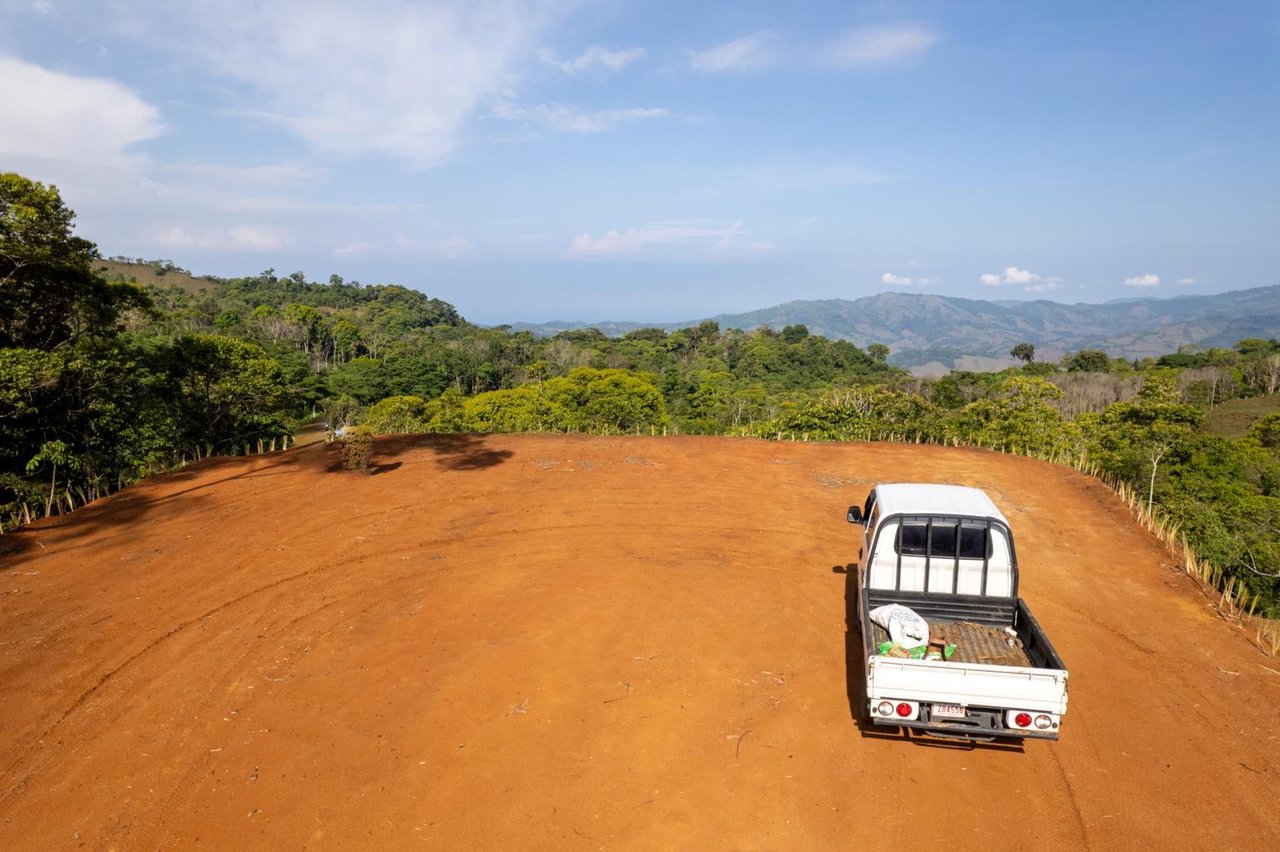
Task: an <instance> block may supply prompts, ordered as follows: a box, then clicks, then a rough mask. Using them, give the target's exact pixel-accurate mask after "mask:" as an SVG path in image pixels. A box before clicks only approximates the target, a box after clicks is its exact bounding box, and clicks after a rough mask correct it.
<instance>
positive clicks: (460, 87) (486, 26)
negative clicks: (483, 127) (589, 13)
mask: <svg viewBox="0 0 1280 852" xmlns="http://www.w3.org/2000/svg"><path fill="white" fill-rule="evenodd" d="M569 5H571V4H568V3H564V2H538V0H471V1H470V2H443V3H429V4H424V3H411V2H404V0H367V2H364V3H358V4H353V3H349V2H343V0H274V2H270V3H263V2H260V0H223V2H218V3H199V4H195V5H194V7H192V6H188V5H187V4H170V3H167V2H165V3H161V2H158V0H150V2H149V1H148V0H131V2H129V3H123V2H121V3H118V4H117V5H116V8H115V10H114V11H115V12H117V13H118V14H117V15H116V18H117V19H118V20H116V24H117V26H118V27H120V28H121V29H123V30H125V31H128V32H130V33H132V34H133V35H134V37H136V38H139V39H152V40H154V41H155V42H156V43H159V44H164V45H167V46H169V47H170V48H171V49H172V50H174V51H182V52H185V53H186V54H189V55H195V56H200V57H202V58H203V60H204V61H205V62H206V63H207V65H208V67H209V68H210V69H212V70H213V71H214V72H216V73H217V74H219V75H221V77H222V79H223V80H225V81H230V82H232V83H233V84H235V90H234V91H233V94H234V97H235V99H236V103H237V105H238V106H241V107H244V108H245V109H246V110H248V111H253V112H256V113H258V114H259V115H262V116H264V117H268V118H269V119H270V120H271V121H273V122H275V123H276V124H278V125H280V126H282V127H284V128H286V129H287V130H289V131H290V132H292V133H294V134H296V135H297V136H299V137H302V138H303V139H305V140H306V141H307V142H308V143H310V144H311V145H312V146H313V147H314V148H316V149H318V150H321V151H325V152H330V153H334V154H338V155H343V156H353V155H360V154H371V153H372V154H383V155H387V156H390V157H394V158H396V159H399V160H401V161H403V162H405V163H407V164H409V165H410V166H413V167H416V168H429V167H432V166H435V165H437V164H439V163H441V162H442V161H444V160H445V159H446V158H448V157H449V155H450V154H451V153H452V152H453V150H454V149H455V148H456V146H457V145H458V143H459V139H460V136H461V134H462V131H463V128H464V125H465V122H466V120H467V118H468V117H469V116H470V115H471V114H472V113H473V111H474V110H475V109H476V108H477V107H478V106H479V105H481V104H483V103H484V102H485V101H487V100H488V99H489V98H491V97H492V96H493V95H494V94H496V93H498V92H500V91H502V90H503V89H504V88H505V87H507V86H508V85H509V84H510V82H511V79H512V75H513V69H514V68H515V66H516V64H517V63H518V62H519V61H520V60H522V59H523V58H524V57H527V56H528V55H530V54H531V53H532V52H533V44H534V43H536V40H537V39H538V38H539V37H540V35H541V33H542V31H543V30H544V29H546V28H547V26H548V25H549V24H550V22H551V21H553V20H554V19H556V18H557V17H558V16H559V15H560V14H561V13H562V12H563V11H564V10H565V9H566V8H567V7H568V6H569Z"/></svg>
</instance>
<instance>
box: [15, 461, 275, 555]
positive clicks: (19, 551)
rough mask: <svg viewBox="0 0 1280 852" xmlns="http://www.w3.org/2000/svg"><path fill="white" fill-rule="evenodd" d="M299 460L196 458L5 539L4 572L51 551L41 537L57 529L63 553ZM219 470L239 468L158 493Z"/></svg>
mask: <svg viewBox="0 0 1280 852" xmlns="http://www.w3.org/2000/svg"><path fill="white" fill-rule="evenodd" d="M249 459H252V460H254V461H255V462H257V463H256V464H254V465H253V466H252V467H251V468H249V469H247V470H246V469H245V467H244V463H245V461H246V460H249ZM299 459H300V456H299V455H298V454H297V453H295V452H294V451H282V452H278V453H271V454H266V455H262V456H216V457H214V458H209V459H204V460H202V461H198V462H193V463H191V464H189V465H186V466H185V467H182V468H180V469H178V470H172V471H169V472H167V473H162V474H157V475H155V476H151V477H148V478H147V479H146V480H144V481H143V482H141V483H138V484H135V485H129V486H126V487H125V488H124V489H122V490H120V491H116V492H114V493H112V494H108V495H106V496H104V497H101V498H99V499H97V500H95V501H93V502H92V503H89V504H87V505H85V506H81V507H80V508H78V509H76V510H75V511H74V512H69V513H67V514H62V515H53V516H52V517H48V518H42V519H40V520H38V521H36V522H35V523H33V524H30V525H28V526H24V527H22V528H20V529H17V530H14V531H13V532H10V533H7V534H6V535H4V536H3V537H0V571H4V570H7V569H9V568H12V567H14V565H16V564H17V563H18V562H20V561H21V560H22V558H23V557H35V556H39V555H41V554H42V553H43V552H44V551H45V550H46V547H45V544H44V542H42V541H41V538H42V537H43V538H45V540H46V541H47V540H48V537H49V534H50V533H51V531H53V530H57V532H55V533H52V536H53V537H55V538H56V539H57V542H58V551H59V552H60V553H66V552H67V551H69V550H74V549H76V548H77V547H78V546H79V545H78V543H77V542H78V540H79V539H83V538H86V537H89V536H92V535H93V534H94V533H96V532H98V531H100V530H103V529H107V530H112V531H114V532H115V533H116V534H124V533H125V532H127V531H126V530H125V527H126V526H127V525H129V524H136V523H138V521H139V520H140V519H141V518H142V517H144V516H145V515H146V514H147V513H148V512H150V511H151V510H152V509H153V508H155V507H156V506H158V505H160V504H162V503H165V502H167V501H169V500H172V499H174V498H176V497H184V498H185V499H186V500H187V501H188V502H187V509H188V511H191V512H199V511H200V510H201V508H202V503H203V500H202V499H201V498H202V496H203V495H199V494H196V495H195V496H194V497H193V496H192V495H193V493H194V492H200V491H203V490H205V489H207V488H211V487H213V486H215V485H219V484H221V483H224V482H230V481H232V480H236V479H244V478H249V477H256V476H279V475H280V474H283V473H288V472H290V471H291V470H292V469H293V468H294V467H295V466H296V465H297V464H298V462H299ZM219 469H228V470H234V472H233V473H228V474H227V475H225V476H220V477H218V478H216V479H211V480H207V481H203V482H199V483H198V484H194V485H190V486H189V487H187V488H178V489H177V490H175V491H166V492H165V493H163V494H155V493H154V492H155V491H157V490H163V489H165V488H166V486H172V485H174V484H179V485H180V484H182V483H187V482H192V481H194V480H196V479H197V478H198V477H206V476H208V475H209V473H210V472H211V471H213V472H216V471H218V470H219Z"/></svg>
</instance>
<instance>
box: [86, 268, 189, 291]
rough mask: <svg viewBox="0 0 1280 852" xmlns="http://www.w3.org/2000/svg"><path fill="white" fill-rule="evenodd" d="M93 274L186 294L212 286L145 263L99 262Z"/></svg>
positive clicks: (179, 272)
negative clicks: (176, 290)
mask: <svg viewBox="0 0 1280 852" xmlns="http://www.w3.org/2000/svg"><path fill="white" fill-rule="evenodd" d="M94 272H97V273H100V274H102V275H105V276H107V277H108V278H120V279H123V280H125V281H136V282H137V283H139V284H144V285H146V284H155V285H156V286H157V287H164V286H166V285H167V286H170V287H177V288H179V289H182V290H186V291H187V292H188V293H200V292H203V291H205V290H208V289H210V288H212V287H213V286H214V281H213V280H212V279H210V278H205V277H201V278H197V277H195V276H193V275H188V274H187V273H185V272H182V271H180V270H176V269H173V270H169V271H167V272H165V271H162V270H160V269H158V268H156V267H154V266H150V265H148V264H145V263H121V262H120V261H118V260H99V261H98V262H97V264H95V265H94Z"/></svg>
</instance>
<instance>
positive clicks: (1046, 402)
mask: <svg viewBox="0 0 1280 852" xmlns="http://www.w3.org/2000/svg"><path fill="white" fill-rule="evenodd" d="M1061 398H1062V391H1061V390H1059V389H1058V388H1057V387H1055V386H1054V385H1052V384H1050V383H1049V382H1047V381H1045V380H1044V379H1042V378H1039V377H1034V376H1016V375H1015V376H1010V377H1008V378H1007V379H1005V381H1004V384H1003V385H1002V386H1001V387H1000V390H999V392H997V394H996V395H995V396H994V397H990V398H987V399H979V400H976V401H975V402H971V403H969V404H968V405H966V406H965V407H964V408H963V409H961V411H960V413H959V415H958V416H957V418H956V421H955V424H956V429H957V430H958V433H959V436H960V438H961V439H962V440H964V441H966V442H969V443H976V444H979V445H981V446H985V447H992V448H994V449H999V450H1005V451H1009V452H1022V453H1028V454H1033V455H1043V456H1050V457H1053V456H1057V455H1059V454H1061V453H1065V452H1070V451H1071V450H1073V449H1074V448H1075V447H1076V446H1077V445H1078V443H1079V434H1078V431H1077V429H1076V428H1075V426H1074V424H1072V423H1069V422H1067V421H1065V420H1064V419H1063V417H1062V415H1061V414H1060V413H1059V412H1058V410H1057V409H1056V408H1054V407H1053V406H1052V405H1051V404H1050V402H1051V401H1057V400H1059V399H1061Z"/></svg>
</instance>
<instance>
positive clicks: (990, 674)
mask: <svg viewBox="0 0 1280 852" xmlns="http://www.w3.org/2000/svg"><path fill="white" fill-rule="evenodd" d="M848 520H849V522H850V523H853V524H861V525H862V549H861V551H860V552H859V557H858V572H857V577H856V584H855V586H856V588H857V590H858V594H857V598H858V599H857V617H858V624H859V628H860V630H861V633H862V638H863V644H864V646H865V649H866V656H865V660H866V664H867V685H866V712H867V718H868V719H869V720H870V721H871V722H872V723H873V724H875V725H886V726H892V727H896V728H910V729H914V730H917V731H920V732H925V733H928V734H930V735H933V736H940V737H952V738H961V739H969V740H989V739H994V738H997V737H1018V738H1024V737H1035V738H1039V739H1057V738H1058V730H1059V727H1060V726H1061V724H1062V715H1063V714H1064V713H1065V712H1066V710H1067V669H1066V666H1065V665H1064V664H1063V662H1062V659H1061V658H1060V657H1059V656H1058V652H1057V651H1055V650H1054V648H1053V645H1052V644H1051V643H1050V642H1049V639H1048V638H1047V637H1046V636H1045V634H1044V631H1043V630H1042V629H1041V627H1040V625H1039V624H1038V623H1037V622H1036V620H1035V618H1034V617H1032V615H1031V611H1030V610H1029V609H1028V608H1027V605H1026V603H1025V602H1024V601H1023V600H1022V599H1021V598H1019V597H1018V559H1017V555H1016V553H1015V551H1014V547H1013V534H1012V533H1011V532H1010V530H1009V523H1008V521H1006V520H1005V517H1004V515H1003V514H1001V512H1000V510H999V509H997V508H996V505H995V504H994V503H993V502H991V498H990V497H988V496H987V495H986V494H985V493H984V492H983V491H980V490H979V489H977V488H967V487H963V486H958V485H924V484H909V483H898V484H887V485H878V486H876V487H875V488H874V489H872V491H871V493H870V495H869V496H868V497H867V502H866V505H865V506H862V507H859V506H851V507H849V514H848ZM850 579H851V580H853V579H854V578H852V577H851V578H850ZM886 604H901V605H903V606H906V607H909V608H910V609H912V610H913V611H914V612H916V613H917V614H918V615H920V616H921V617H923V618H924V619H925V621H927V622H928V625H929V634H930V636H931V637H932V638H933V639H934V640H935V644H934V645H933V653H931V654H929V656H931V657H933V658H934V659H927V658H921V659H913V658H912V657H911V656H908V655H904V651H903V650H902V648H900V647H898V646H896V645H895V644H894V643H892V642H890V641H889V639H890V637H889V634H888V631H887V630H885V629H884V628H882V627H881V626H879V625H877V624H875V623H874V622H873V621H872V618H871V612H872V610H874V609H876V608H877V607H881V606H884V605H886ZM937 640H941V641H940V642H938V641H937ZM952 645H954V646H955V647H954V648H951V647H950V646H952ZM944 647H945V649H946V650H945V651H943V652H942V653H943V654H944V655H945V656H944V658H943V659H938V656H939V653H938V650H939V648H944ZM917 653H919V652H917Z"/></svg>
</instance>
